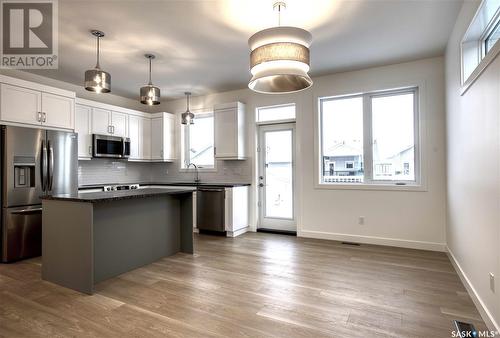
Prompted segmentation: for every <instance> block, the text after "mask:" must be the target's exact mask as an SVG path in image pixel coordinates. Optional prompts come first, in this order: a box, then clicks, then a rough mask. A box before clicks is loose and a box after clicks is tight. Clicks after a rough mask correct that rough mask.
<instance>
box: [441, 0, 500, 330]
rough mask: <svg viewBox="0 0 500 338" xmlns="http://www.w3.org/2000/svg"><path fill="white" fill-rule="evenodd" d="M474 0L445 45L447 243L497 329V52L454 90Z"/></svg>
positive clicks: (499, 254) (499, 152)
mask: <svg viewBox="0 0 500 338" xmlns="http://www.w3.org/2000/svg"><path fill="white" fill-rule="evenodd" d="M478 5H479V2H467V1H466V2H465V3H464V5H463V7H462V11H461V12H460V14H459V16H458V19H457V22H456V25H455V28H454V30H453V33H452V35H451V37H450V40H449V42H448V47H447V50H446V92H447V93H446V94H447V147H448V155H447V164H448V165H447V177H448V182H447V183H448V184H447V186H448V222H447V244H448V248H449V251H450V252H451V254H452V255H453V257H454V259H455V261H456V263H457V264H458V265H459V269H461V270H462V273H463V275H465V277H466V278H467V279H468V283H469V286H470V287H471V289H472V293H473V294H474V293H475V297H474V295H473V299H474V298H476V300H478V301H479V302H480V303H482V304H480V306H478V307H479V308H480V309H481V307H482V308H483V309H484V310H485V312H487V314H488V315H489V316H490V318H491V319H492V320H491V322H492V323H490V327H492V325H491V324H493V325H496V327H497V329H498V330H500V328H499V327H498V323H499V322H500V283H499V280H500V136H499V135H500V125H499V123H500V118H499V115H500V57H497V58H496V59H495V60H494V61H493V62H492V63H491V64H490V65H489V66H488V68H487V69H486V70H485V72H484V73H483V74H482V75H481V76H480V77H479V78H478V79H477V81H476V82H475V83H474V84H473V85H472V86H471V87H470V88H469V90H468V91H467V92H466V93H465V94H464V95H463V96H461V95H460V49H459V48H460V40H461V39H462V36H463V34H464V33H465V31H466V30H467V27H468V25H469V23H470V21H471V19H472V17H473V16H474V13H475V12H476V10H477V7H478ZM489 272H493V273H494V274H495V276H496V283H495V288H496V294H495V293H494V292H492V291H491V290H490V281H489ZM483 317H484V316H483ZM494 322H496V323H494Z"/></svg>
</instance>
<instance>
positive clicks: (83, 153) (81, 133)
mask: <svg viewBox="0 0 500 338" xmlns="http://www.w3.org/2000/svg"><path fill="white" fill-rule="evenodd" d="M91 114H92V108H90V107H89V106H84V105H80V104H77V105H76V106H75V132H76V133H78V159H79V160H90V159H91V158H92V131H91V123H90V121H91V120H90V118H91Z"/></svg>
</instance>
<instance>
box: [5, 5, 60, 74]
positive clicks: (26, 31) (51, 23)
mask: <svg viewBox="0 0 500 338" xmlns="http://www.w3.org/2000/svg"><path fill="white" fill-rule="evenodd" d="M57 5H58V3H57V0H0V8H1V13H0V17H1V18H2V24H1V26H0V27H1V33H0V37H1V38H2V41H1V48H2V49H1V55H0V57H1V68H9V69H55V68H57V66H58V57H57V52H58V35H57V32H58V8H57Z"/></svg>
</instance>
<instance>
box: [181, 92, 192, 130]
mask: <svg viewBox="0 0 500 338" xmlns="http://www.w3.org/2000/svg"><path fill="white" fill-rule="evenodd" d="M184 95H186V106H187V108H186V111H185V112H184V113H182V115H181V118H182V121H181V123H182V124H194V114H193V113H191V111H190V110H189V96H190V95H191V93H190V92H185V93H184Z"/></svg>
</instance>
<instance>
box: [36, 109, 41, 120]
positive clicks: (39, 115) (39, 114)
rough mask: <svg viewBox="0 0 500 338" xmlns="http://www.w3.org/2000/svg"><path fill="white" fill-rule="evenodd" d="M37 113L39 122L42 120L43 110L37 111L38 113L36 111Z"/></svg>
mask: <svg viewBox="0 0 500 338" xmlns="http://www.w3.org/2000/svg"><path fill="white" fill-rule="evenodd" d="M36 115H37V116H36V120H37V121H38V122H42V112H41V111H39V112H37V113H36Z"/></svg>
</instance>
